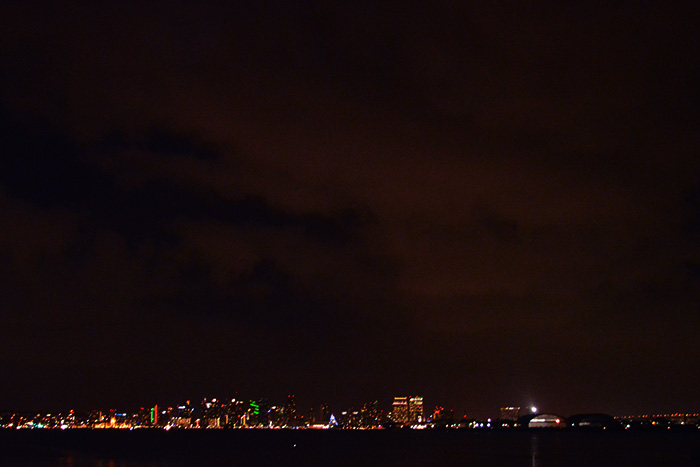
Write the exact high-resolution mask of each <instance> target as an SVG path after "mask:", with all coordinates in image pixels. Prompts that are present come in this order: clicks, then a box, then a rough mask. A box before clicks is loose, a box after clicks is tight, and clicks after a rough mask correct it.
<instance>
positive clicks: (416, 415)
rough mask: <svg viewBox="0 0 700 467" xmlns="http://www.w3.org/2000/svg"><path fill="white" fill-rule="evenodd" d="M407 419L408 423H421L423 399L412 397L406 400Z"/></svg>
mask: <svg viewBox="0 0 700 467" xmlns="http://www.w3.org/2000/svg"><path fill="white" fill-rule="evenodd" d="M408 418H409V422H410V423H422V422H423V398H422V397H420V396H413V397H411V398H409V399H408Z"/></svg>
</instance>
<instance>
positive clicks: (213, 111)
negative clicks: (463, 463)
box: [0, 0, 700, 416]
mask: <svg viewBox="0 0 700 467" xmlns="http://www.w3.org/2000/svg"><path fill="white" fill-rule="evenodd" d="M195 3H196V5H195ZM418 3H419V2H377V1H341V0H337V1H312V0H303V1H271V2H265V1H260V2H259V1H251V2H230V1H221V2H179V1H153V2H128V1H120V2H92V1H90V2H39V1H36V2H20V1H3V2H2V3H0V151H1V158H0V226H1V228H0V279H1V280H0V375H2V384H0V408H4V409H8V408H16V409H23V408H37V409H52V410H58V409H68V408H76V409H89V408H93V407H98V408H104V407H125V408H129V407H136V406H139V405H141V406H142V405H146V404H153V403H156V402H157V403H161V404H174V403H177V402H181V401H184V400H185V399H193V400H199V399H201V398H203V397H232V396H235V395H236V394H238V395H239V396H240V397H246V398H253V397H258V396H267V397H269V398H270V399H271V401H273V402H274V401H278V402H281V400H282V398H283V397H285V396H286V395H287V394H289V393H292V394H296V396H297V399H298V404H299V406H300V408H301V409H304V408H305V407H308V406H310V405H312V404H314V405H315V404H318V403H320V402H324V401H328V402H330V403H331V405H332V406H335V407H344V406H349V405H351V404H354V405H356V406H357V405H358V404H361V403H362V402H365V401H367V400H375V399H379V400H380V402H381V403H382V404H384V405H388V404H389V403H390V400H391V398H392V397H393V396H396V395H409V394H419V395H422V396H424V397H425V400H426V408H427V409H432V407H434V406H435V405H437V404H439V405H443V406H447V407H449V408H454V409H455V412H456V414H458V415H461V414H462V413H464V412H465V411H466V412H467V414H470V415H473V416H493V415H497V414H498V408H499V407H501V406H504V405H521V406H527V405H530V404H535V405H537V406H538V407H541V408H542V409H544V410H550V411H555V412H558V413H562V414H565V415H568V414H572V413H577V412H586V411H600V412H608V413H612V414H634V413H645V412H646V413H664V412H668V411H672V412H676V411H695V412H697V410H698V409H699V408H700V391H699V390H698V387H699V383H700V373H698V368H700V339H699V337H700V157H698V156H699V155H700V152H699V149H700V41H698V37H697V34H696V29H697V18H698V17H700V7H698V6H697V4H696V5H695V6H693V2H683V3H681V2H677V3H676V4H674V2H639V1H634V2H571V3H581V5H564V4H565V3H567V2H551V3H550V4H547V3H540V4H539V5H538V6H532V5H529V6H524V5H526V4H527V3H529V2H527V3H526V2H524V3H523V6H522V7H520V8H513V7H512V6H510V7H508V6H506V4H499V3H498V2H491V1H487V2H480V3H471V2H460V1H431V2H420V3H422V6H420V7H418V6H417V5H418ZM509 3H510V2H509Z"/></svg>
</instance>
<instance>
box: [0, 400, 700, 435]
mask: <svg viewBox="0 0 700 467" xmlns="http://www.w3.org/2000/svg"><path fill="white" fill-rule="evenodd" d="M500 415H501V416H500V417H498V418H488V419H481V420H480V419H474V418H469V417H467V416H466V415H464V416H462V417H457V418H455V416H454V412H453V411H452V410H447V409H445V408H444V407H440V406H436V407H435V409H434V410H433V411H430V412H429V413H425V412H424V407H423V398H422V397H420V396H408V397H406V396H401V397H395V398H394V402H393V404H392V405H391V406H390V407H389V408H388V409H384V408H382V407H380V405H379V402H378V401H372V402H367V403H365V404H363V405H362V406H361V407H359V408H349V409H346V410H339V411H331V410H330V408H329V406H328V404H321V405H320V407H318V408H310V409H309V410H308V411H307V412H305V413H303V414H302V413H301V412H299V411H298V410H297V407H296V400H295V397H294V396H293V395H289V396H287V398H286V400H285V401H283V403H281V404H271V403H270V402H269V400H268V399H267V398H259V399H256V400H253V399H248V400H243V399H235V398H233V399H230V400H229V399H227V400H225V401H224V400H220V399H216V398H214V399H206V398H205V399H204V400H202V402H201V403H199V404H192V403H191V402H190V401H189V400H188V401H186V402H185V403H184V404H180V405H176V406H168V407H164V406H161V407H159V406H158V405H157V404H155V405H153V406H148V407H141V408H140V409H139V410H136V411H133V412H128V411H117V410H114V409H111V410H108V411H101V410H92V411H89V412H85V413H78V412H76V411H74V410H70V411H68V412H59V413H55V412H54V413H40V412H26V411H25V412H17V411H4V412H0V428H3V429H62V430H66V429H142V428H147V429H163V430H171V429H361V430H362V429H431V428H449V429H512V428H555V429H556V428H562V429H563V428H599V429H635V428H641V429H644V428H646V429H659V428H663V429H669V430H670V429H700V413H680V412H679V413H672V414H671V413H669V414H657V415H651V414H642V415H634V416H618V417H612V416H609V415H605V414H576V415H571V416H569V417H564V416H562V415H559V414H554V413H546V412H541V411H540V410H539V409H538V408H537V407H535V406H530V407H524V408H522V409H521V407H502V408H501V414H500Z"/></svg>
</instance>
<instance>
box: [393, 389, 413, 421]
mask: <svg viewBox="0 0 700 467" xmlns="http://www.w3.org/2000/svg"><path fill="white" fill-rule="evenodd" d="M408 417H409V412H408V397H402V396H399V397H394V402H393V403H392V404H391V419H392V420H393V421H394V422H395V423H396V424H398V425H401V426H403V425H408V423H409V418H408Z"/></svg>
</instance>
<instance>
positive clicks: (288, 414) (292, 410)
mask: <svg viewBox="0 0 700 467" xmlns="http://www.w3.org/2000/svg"><path fill="white" fill-rule="evenodd" d="M284 421H285V425H287V426H296V425H297V422H298V420H297V403H296V400H295V399H294V395H293V394H290V395H288V396H287V401H286V402H285V404H284Z"/></svg>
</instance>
